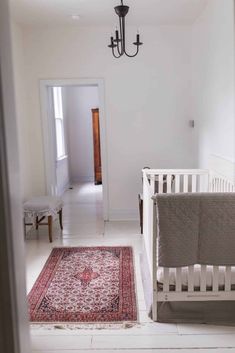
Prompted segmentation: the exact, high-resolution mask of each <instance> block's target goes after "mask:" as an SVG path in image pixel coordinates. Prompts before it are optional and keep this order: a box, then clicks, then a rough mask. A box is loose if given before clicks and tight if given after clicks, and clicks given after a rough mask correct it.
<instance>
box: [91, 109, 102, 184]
mask: <svg viewBox="0 0 235 353" xmlns="http://www.w3.org/2000/svg"><path fill="white" fill-rule="evenodd" d="M91 112H92V125H93V146H94V149H93V150H94V175H95V184H96V185H97V184H102V171H101V153H100V122H99V109H98V108H96V109H92V110H91Z"/></svg>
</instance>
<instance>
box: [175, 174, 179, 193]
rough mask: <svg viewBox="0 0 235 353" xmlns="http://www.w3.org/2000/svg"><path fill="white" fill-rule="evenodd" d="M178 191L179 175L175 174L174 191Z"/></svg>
mask: <svg viewBox="0 0 235 353" xmlns="http://www.w3.org/2000/svg"><path fill="white" fill-rule="evenodd" d="M178 192H180V176H179V175H178V174H176V176H175V193H178Z"/></svg>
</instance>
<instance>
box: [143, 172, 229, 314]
mask: <svg viewBox="0 0 235 353" xmlns="http://www.w3.org/2000/svg"><path fill="white" fill-rule="evenodd" d="M172 180H173V182H172ZM164 183H165V185H164ZM156 188H157V190H156ZM163 190H164V191H166V192H167V193H196V192H234V191H235V186H234V184H233V183H232V182H231V181H229V180H226V179H225V178H224V177H222V176H219V175H215V174H214V173H212V172H210V171H208V170H201V169H189V170H187V169H183V170H179V169H144V170H143V206H144V208H143V243H144V249H145V250H144V253H145V255H144V257H145V259H146V266H147V267H148V273H149V276H150V281H151V289H150V291H151V311H152V319H153V320H154V321H157V320H158V314H157V313H158V310H157V309H158V304H159V302H200V301H235V266H234V267H233V266H224V267H223V268H221V266H207V265H193V266H188V267H187V268H185V267H184V268H181V267H176V268H169V267H164V268H159V267H158V261H157V232H156V222H155V221H154V220H155V219H156V207H155V206H154V201H153V200H152V197H153V195H154V194H155V192H156V191H157V192H158V193H163ZM234 265H235V264H234ZM208 281H209V284H208ZM221 281H222V282H223V283H222V284H223V285H221Z"/></svg>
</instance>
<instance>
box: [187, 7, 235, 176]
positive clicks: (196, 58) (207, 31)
mask: <svg viewBox="0 0 235 353" xmlns="http://www.w3.org/2000/svg"><path fill="white" fill-rule="evenodd" d="M234 39H235V38H234V1H233V0H209V1H208V6H207V8H206V9H205V11H204V12H203V13H202V15H201V16H200V18H199V19H198V20H197V21H196V23H195V25H194V26H193V33H192V49H193V50H192V58H193V70H192V72H193V76H192V87H193V90H192V97H193V102H192V103H193V104H192V108H193V109H192V112H193V114H194V116H193V118H194V119H195V121H196V127H197V132H198V155H199V165H200V167H203V168H208V167H209V168H213V169H214V170H215V171H217V172H219V173H221V174H223V175H225V176H227V177H229V178H231V179H234V166H235V136H234V134H235V124H234V97H235V90H234V78H235V76H234V63H235V62H234V60H235V57H234V43H235V42H234ZM234 180H235V179H234Z"/></svg>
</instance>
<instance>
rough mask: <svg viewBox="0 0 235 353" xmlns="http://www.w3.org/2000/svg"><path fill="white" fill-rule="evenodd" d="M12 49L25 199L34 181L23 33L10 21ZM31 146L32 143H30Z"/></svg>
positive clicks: (21, 181) (22, 183) (22, 187)
mask: <svg viewBox="0 0 235 353" xmlns="http://www.w3.org/2000/svg"><path fill="white" fill-rule="evenodd" d="M12 49H13V69H14V82H15V85H14V89H15V96H16V112H17V115H16V117H17V136H18V141H19V158H20V180H19V184H20V186H21V191H22V198H23V199H27V198H28V197H30V195H31V194H32V192H33V187H34V185H33V184H34V181H33V178H32V175H31V161H32V158H33V157H32V156H31V148H29V145H28V141H29V140H30V139H31V138H30V130H29V127H30V126H31V124H30V123H29V122H28V120H29V119H30V117H29V115H28V114H27V100H26V85H25V81H26V79H25V74H26V72H25V65H24V52H23V33H22V29H21V27H20V26H19V25H17V24H16V23H13V22H12ZM31 146H32V145H31Z"/></svg>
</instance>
